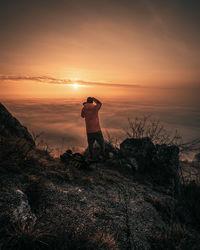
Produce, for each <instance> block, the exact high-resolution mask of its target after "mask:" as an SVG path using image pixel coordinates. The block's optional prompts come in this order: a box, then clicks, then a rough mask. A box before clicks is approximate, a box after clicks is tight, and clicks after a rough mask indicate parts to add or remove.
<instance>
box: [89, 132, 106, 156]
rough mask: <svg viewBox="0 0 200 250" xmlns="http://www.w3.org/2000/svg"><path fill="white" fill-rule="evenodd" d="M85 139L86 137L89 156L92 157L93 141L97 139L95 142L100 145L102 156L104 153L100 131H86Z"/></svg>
mask: <svg viewBox="0 0 200 250" xmlns="http://www.w3.org/2000/svg"><path fill="white" fill-rule="evenodd" d="M87 139H88V148H89V153H90V157H91V158H93V144H94V142H95V141H97V143H98V144H99V146H100V154H101V155H102V156H104V155H105V146H104V138H103V134H102V132H101V131H98V132H95V133H87Z"/></svg>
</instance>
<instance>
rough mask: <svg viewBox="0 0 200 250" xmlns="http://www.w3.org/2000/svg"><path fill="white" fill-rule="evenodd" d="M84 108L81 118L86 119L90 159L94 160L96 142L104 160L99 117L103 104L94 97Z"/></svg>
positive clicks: (89, 99) (85, 103)
mask: <svg viewBox="0 0 200 250" xmlns="http://www.w3.org/2000/svg"><path fill="white" fill-rule="evenodd" d="M94 103H95V105H94ZM83 106H84V107H83V108H82V111H81V117H82V118H85V125H86V132H87V139H88V148H89V153H90V158H91V159H93V144H94V142H95V141H97V142H98V144H99V145H100V150H101V151H100V155H99V159H103V158H104V155H105V149H104V138H103V135H102V132H101V128H100V124H99V117H98V112H99V110H100V108H101V106H102V103H101V102H100V101H99V100H97V99H96V98H94V97H88V98H87V102H84V103H83Z"/></svg>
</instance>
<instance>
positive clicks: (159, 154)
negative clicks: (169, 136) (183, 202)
mask: <svg viewBox="0 0 200 250" xmlns="http://www.w3.org/2000/svg"><path fill="white" fill-rule="evenodd" d="M120 155H121V157H122V163H123V164H124V165H125V166H128V167H129V168H132V169H133V170H138V171H139V172H141V173H142V174H147V175H148V174H149V175H151V176H152V177H153V180H154V181H156V182H157V183H158V184H161V185H163V186H165V187H166V188H168V189H170V190H173V191H174V192H175V193H176V194H177V195H179V193H180V183H179V173H178V166H179V148H178V147H177V146H168V145H166V144H162V145H158V144H157V145H154V144H153V143H152V141H151V140H150V138H147V137H145V138H141V139H133V138H131V139H129V138H127V139H126V140H124V141H123V142H122V143H121V144H120Z"/></svg>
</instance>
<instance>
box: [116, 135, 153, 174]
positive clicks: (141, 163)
mask: <svg viewBox="0 0 200 250" xmlns="http://www.w3.org/2000/svg"><path fill="white" fill-rule="evenodd" d="M154 150H155V147H154V144H153V143H152V142H151V140H150V138H148V137H144V138H141V139H133V138H127V139H126V140H124V141H123V142H122V143H121V144H120V155H121V157H122V158H125V159H127V158H133V159H135V160H136V164H137V167H136V168H137V169H138V170H139V171H143V170H145V171H146V169H147V168H148V166H149V165H151V162H152V155H153V152H154ZM135 160H134V161H135ZM133 165H134V166H135V163H133Z"/></svg>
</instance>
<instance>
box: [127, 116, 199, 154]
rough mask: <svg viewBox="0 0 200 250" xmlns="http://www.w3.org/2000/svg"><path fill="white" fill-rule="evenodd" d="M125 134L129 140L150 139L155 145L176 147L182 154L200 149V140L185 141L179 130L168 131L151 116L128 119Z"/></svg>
mask: <svg viewBox="0 0 200 250" xmlns="http://www.w3.org/2000/svg"><path fill="white" fill-rule="evenodd" d="M125 133H126V135H127V136H128V137H129V138H136V139H139V138H143V137H149V138H150V139H151V140H152V142H153V143H155V144H167V145H169V146H171V145H176V146H178V147H179V150H180V153H182V154H186V153H189V152H194V151H197V150H199V149H200V138H195V139H192V140H189V141H183V138H182V136H181V135H180V134H179V132H178V131H177V130H175V131H169V130H167V129H166V128H165V126H164V125H163V124H162V123H161V122H160V120H159V119H155V118H152V117H151V115H144V116H142V117H136V118H134V119H130V118H128V128H127V129H125Z"/></svg>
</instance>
